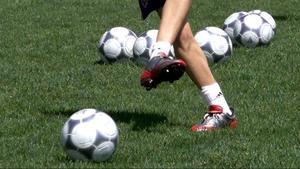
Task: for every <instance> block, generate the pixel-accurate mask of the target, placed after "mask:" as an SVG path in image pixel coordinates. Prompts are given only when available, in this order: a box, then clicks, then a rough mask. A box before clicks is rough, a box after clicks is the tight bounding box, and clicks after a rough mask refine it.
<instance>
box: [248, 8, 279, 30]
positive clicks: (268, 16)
mask: <svg viewBox="0 0 300 169" xmlns="http://www.w3.org/2000/svg"><path fill="white" fill-rule="evenodd" d="M249 13H255V14H258V15H259V16H261V17H262V18H264V19H265V20H266V21H267V22H268V23H269V24H270V25H271V26H272V28H273V31H274V32H276V22H275V20H274V18H273V17H272V15H271V14H269V13H268V12H266V11H262V10H259V9H256V10H252V11H249Z"/></svg>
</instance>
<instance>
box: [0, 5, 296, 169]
mask: <svg viewBox="0 0 300 169" xmlns="http://www.w3.org/2000/svg"><path fill="white" fill-rule="evenodd" d="M299 6H300V3H299V1H298V0H289V1H285V2H282V1H280V0H264V1H263V0H260V1H259V0H249V1H234V0H230V1H222V0H216V1H209V0H202V1H193V7H192V10H191V12H190V22H191V24H192V27H193V30H194V31H195V32H196V31H197V30H200V29H202V28H204V27H206V26H221V25H222V23H223V21H224V19H225V18H226V17H227V16H229V15H230V14H231V13H233V12H236V11H239V10H244V11H249V10H252V9H263V10H266V11H268V12H270V13H271V14H272V15H273V16H274V18H275V20H276V22H277V33H276V36H275V38H274V40H273V41H272V43H271V44H270V45H269V46H268V47H261V48H255V49H247V48H243V47H241V48H235V49H234V55H233V57H232V59H231V60H230V61H228V62H226V63H224V64H222V65H215V66H212V71H213V73H214V75H215V77H216V79H217V80H218V81H219V83H220V84H221V87H222V90H223V92H224V93H225V96H226V98H227V101H228V102H229V103H230V104H231V105H232V106H233V107H235V109H236V111H237V117H238V119H239V126H238V128H237V129H236V130H234V131H232V130H227V129H224V130H220V131H217V132H214V133H191V132H190V131H189V128H190V127H191V125H192V124H193V123H195V122H196V121H198V120H199V119H200V118H201V117H202V114H201V112H203V111H205V110H206V105H205V104H204V103H203V102H202V100H201V98H200V96H199V94H198V91H197V89H196V87H195V86H194V85H193V83H192V82H191V80H190V79H189V78H188V77H187V76H186V75H185V76H184V77H183V78H182V79H180V80H179V81H178V82H176V83H174V84H162V85H160V86H159V88H158V89H156V90H153V91H151V92H147V91H145V90H144V89H142V88H141V87H140V86H139V74H140V72H141V69H142V68H141V67H139V66H136V65H135V64H134V63H132V62H124V63H116V64H111V65H106V64H99V63H97V62H98V61H99V59H100V56H99V54H98V53H97V49H96V45H97V43H98V40H99V39H100V37H101V35H102V33H104V32H105V31H106V30H107V29H109V28H111V27H115V26H125V27H128V28H130V29H131V30H133V31H134V32H136V33H137V34H139V33H141V32H144V31H145V30H148V29H152V28H157V25H158V22H159V21H158V18H157V17H156V16H155V14H151V15H150V17H149V19H148V20H146V21H142V20H141V19H140V14H139V8H138V4H137V2H136V0H88V1H86V0H63V1H62V0H51V1H43V0H1V1H0V58H1V61H0V62H1V63H0V76H1V80H0V117H1V130H0V142H1V144H0V151H1V153H0V168H299V167H300V162H299V158H300V133H299V129H300V126H299V112H300V109H299V107H300V102H299V91H300V88H299V83H300V81H299V63H300V62H299V53H300V48H299V46H300V40H299V37H300V31H299V27H300V22H299V21H300V12H299ZM83 108H97V109H99V110H103V111H105V112H107V113H108V114H110V115H111V116H112V117H113V118H114V119H115V121H116V122H117V125H118V128H119V131H120V141H119V145H118V148H117V151H116V153H115V154H114V156H113V158H112V159H111V160H110V161H108V162H105V163H85V162H78V161H76V162H74V161H71V160H70V159H69V158H68V157H67V156H66V154H65V153H64V152H63V150H62V148H61V145H60V131H61V128H62V126H63V124H64V122H65V120H67V118H68V117H69V116H70V115H71V114H72V113H73V112H75V111H77V110H79V109H83ZM195 112H197V113H195Z"/></svg>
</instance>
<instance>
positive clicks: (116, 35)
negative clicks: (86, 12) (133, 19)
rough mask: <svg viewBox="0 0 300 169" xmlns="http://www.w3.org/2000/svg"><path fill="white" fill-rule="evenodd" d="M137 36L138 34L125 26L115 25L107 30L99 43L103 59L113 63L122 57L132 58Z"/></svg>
mask: <svg viewBox="0 0 300 169" xmlns="http://www.w3.org/2000/svg"><path fill="white" fill-rule="evenodd" d="M136 38H137V36H136V34H135V33H134V32H133V31H131V30H129V29H128V28H125V27H114V28H111V29H110V30H108V31H106V32H105V33H104V34H103V35H102V37H101V39H100V41H99V43H98V50H99V52H100V53H101V54H102V56H103V57H102V59H103V61H104V62H106V63H112V62H115V61H117V60H121V59H128V58H129V59H132V58H133V44H134V42H135V40H136Z"/></svg>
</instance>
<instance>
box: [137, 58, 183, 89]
mask: <svg viewBox="0 0 300 169" xmlns="http://www.w3.org/2000/svg"><path fill="white" fill-rule="evenodd" d="M162 67H163V68H162V69H161V70H159V69H157V70H156V71H157V72H159V73H158V76H157V77H159V78H155V79H147V80H144V81H143V82H142V83H141V85H142V86H144V87H145V88H146V90H151V89H152V88H156V87H157V85H158V84H159V83H161V82H163V81H167V82H170V83H173V82H174V81H176V80H179V79H180V77H181V76H182V75H183V74H184V72H185V64H184V63H182V62H175V63H167V64H165V65H162Z"/></svg>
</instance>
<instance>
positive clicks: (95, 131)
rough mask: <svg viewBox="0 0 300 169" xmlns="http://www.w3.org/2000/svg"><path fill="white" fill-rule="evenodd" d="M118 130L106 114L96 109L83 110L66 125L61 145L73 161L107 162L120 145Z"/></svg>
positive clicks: (62, 133)
mask: <svg viewBox="0 0 300 169" xmlns="http://www.w3.org/2000/svg"><path fill="white" fill-rule="evenodd" d="M118 138H119V133H118V128H117V125H116V123H115V122H114V120H113V119H112V118H111V117H110V116H109V115H108V114H106V113H104V112H101V111H98V110H96V109H82V110H80V111H78V112H76V113H74V114H73V115H72V116H71V117H70V118H69V119H68V120H67V121H66V122H65V124H64V126H63V128H62V132H61V143H62V145H63V148H64V150H65V151H66V153H67V154H68V156H69V157H70V158H71V159H73V160H83V161H94V162H101V161H106V160H108V159H110V158H111V157H112V155H113V154H114V152H115V150H116V146H117V144H118Z"/></svg>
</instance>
